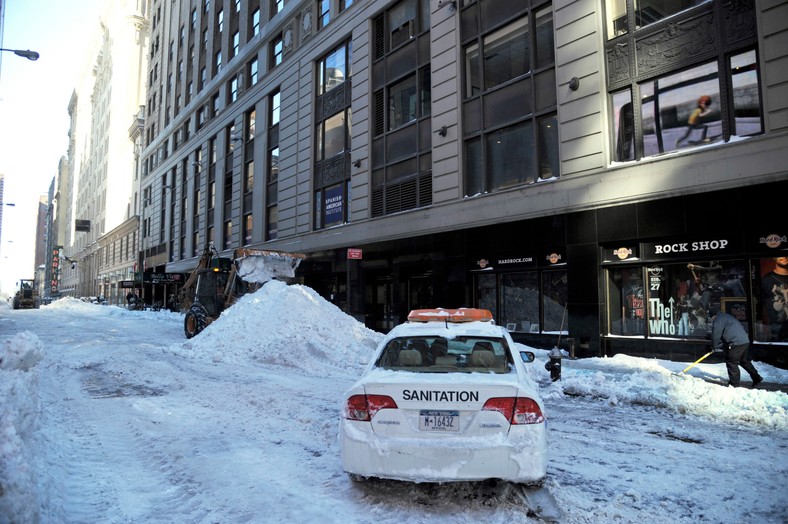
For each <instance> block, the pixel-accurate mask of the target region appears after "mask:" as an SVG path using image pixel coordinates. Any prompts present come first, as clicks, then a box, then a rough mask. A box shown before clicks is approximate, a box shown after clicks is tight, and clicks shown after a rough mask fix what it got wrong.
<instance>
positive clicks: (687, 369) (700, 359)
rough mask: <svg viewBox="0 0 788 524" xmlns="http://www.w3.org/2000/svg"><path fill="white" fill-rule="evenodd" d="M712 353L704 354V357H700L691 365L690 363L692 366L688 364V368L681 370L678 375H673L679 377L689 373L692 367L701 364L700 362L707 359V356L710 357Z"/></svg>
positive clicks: (712, 351)
mask: <svg viewBox="0 0 788 524" xmlns="http://www.w3.org/2000/svg"><path fill="white" fill-rule="evenodd" d="M712 353H714V350H711V351H709V352H708V353H706V354H705V355H703V356H702V357H700V358H699V359H698V360H696V361H695V362H693V363H692V364H690V365H689V366H687V367H685V368H684V369H683V370H681V371H680V372H679V373H674V375H681V374H683V373H686V372H687V371H689V370H690V368H693V367H694V366H696V365H697V364H700V363H701V362H702V361H703V360H704V359H705V358H706V357H708V356H709V355H711V354H712Z"/></svg>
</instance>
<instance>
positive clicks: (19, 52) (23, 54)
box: [0, 48, 41, 62]
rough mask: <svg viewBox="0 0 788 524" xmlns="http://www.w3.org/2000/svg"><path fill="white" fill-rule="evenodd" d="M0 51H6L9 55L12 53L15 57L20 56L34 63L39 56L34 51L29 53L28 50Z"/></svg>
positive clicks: (1, 49)
mask: <svg viewBox="0 0 788 524" xmlns="http://www.w3.org/2000/svg"><path fill="white" fill-rule="evenodd" d="M0 51H8V52H10V53H14V54H15V55H16V56H21V57H22V58H27V59H28V60H32V61H34V62H35V61H36V60H38V57H39V56H41V55H39V54H38V53H37V52H35V51H31V50H30V49H5V48H0Z"/></svg>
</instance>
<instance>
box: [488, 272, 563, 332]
mask: <svg viewBox="0 0 788 524" xmlns="http://www.w3.org/2000/svg"><path fill="white" fill-rule="evenodd" d="M567 289H568V288H567V272H566V271H565V270H558V271H522V272H511V273H501V274H499V275H496V274H486V275H478V276H477V278H476V292H477V307H479V308H482V309H489V310H490V311H491V312H492V314H493V317H494V318H495V319H496V322H498V323H499V324H500V325H501V326H504V327H506V329H508V330H509V331H513V332H519V333H543V334H548V333H549V334H558V333H562V334H564V335H566V334H568V333H569V330H568V318H569V317H568V313H567V312H566V304H567V295H568V294H567Z"/></svg>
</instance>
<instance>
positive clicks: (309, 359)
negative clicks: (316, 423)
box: [170, 280, 383, 374]
mask: <svg viewBox="0 0 788 524" xmlns="http://www.w3.org/2000/svg"><path fill="white" fill-rule="evenodd" d="M382 338H383V335H381V334H380V333H377V332H375V331H372V330H370V329H367V328H366V327H365V326H364V325H363V324H361V323H360V322H358V321H357V320H356V319H354V318H353V317H351V316H350V315H347V314H346V313H344V312H342V311H341V310H340V309H339V308H337V307H336V306H335V305H333V304H331V303H330V302H328V301H327V300H325V299H324V298H323V297H321V296H320V295H318V294H317V293H316V292H315V291H314V290H313V289H311V288H309V287H306V286H301V285H292V286H289V285H287V284H285V283H283V282H279V281H276V280H274V281H271V282H268V283H267V284H265V285H264V286H263V287H262V288H260V289H259V290H257V291H256V292H254V293H250V294H248V295H245V296H243V297H242V298H241V299H240V300H239V301H238V302H237V303H236V304H234V305H233V306H232V307H230V308H228V309H226V310H225V311H224V312H223V313H222V314H221V316H220V317H219V318H218V319H216V320H215V321H214V322H213V323H211V325H209V326H208V327H207V328H206V329H205V330H204V331H203V332H202V333H200V334H199V335H197V336H196V337H194V338H192V339H191V340H189V341H188V342H185V343H183V344H180V345H176V346H171V347H170V350H171V351H173V352H175V353H178V354H181V355H184V356H190V357H196V358H200V359H203V360H212V361H214V362H232V363H244V362H249V361H254V362H259V363H261V364H275V365H283V366H290V367H295V368H298V369H301V370H303V371H306V372H309V373H316V374H320V373H324V372H325V367H326V366H332V367H335V368H340V369H343V370H349V371H351V373H356V372H360V370H361V368H363V366H364V365H365V364H366V363H367V361H368V360H369V359H370V358H371V356H372V352H373V351H374V349H375V347H376V346H377V344H378V342H379V341H380V340H381V339H382Z"/></svg>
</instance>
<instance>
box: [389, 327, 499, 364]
mask: <svg viewBox="0 0 788 524" xmlns="http://www.w3.org/2000/svg"><path fill="white" fill-rule="evenodd" d="M375 365H376V366H377V367H379V368H382V369H389V370H403V371H416V372H427V373H457V372H459V373H473V372H477V373H510V372H511V371H512V361H511V354H510V352H509V347H508V345H507V344H506V340H505V339H503V338H493V337H472V336H467V337H455V338H448V339H447V338H443V337H399V338H394V339H391V340H390V341H389V342H388V343H387V344H386V347H385V348H384V349H383V352H382V353H381V354H380V357H379V358H378V360H377V361H376V362H375Z"/></svg>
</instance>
